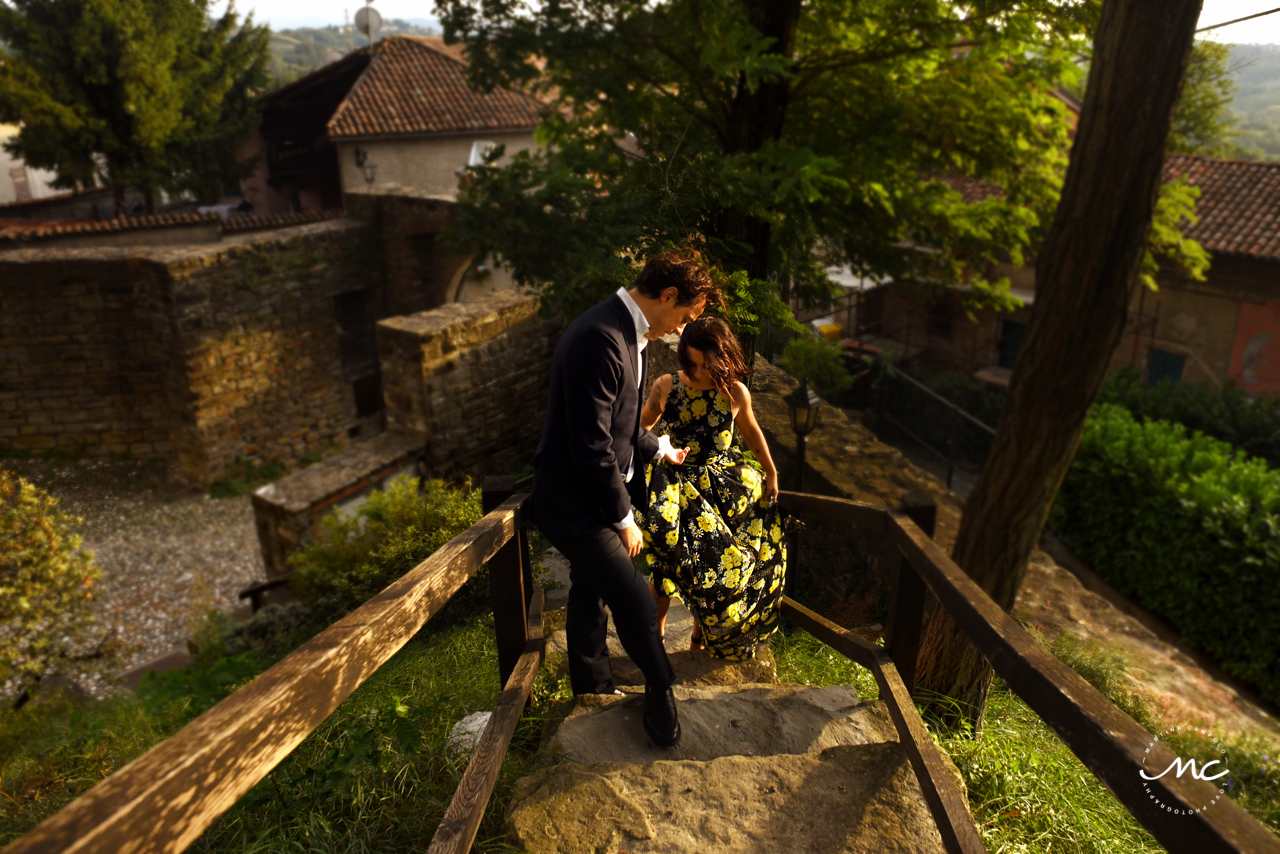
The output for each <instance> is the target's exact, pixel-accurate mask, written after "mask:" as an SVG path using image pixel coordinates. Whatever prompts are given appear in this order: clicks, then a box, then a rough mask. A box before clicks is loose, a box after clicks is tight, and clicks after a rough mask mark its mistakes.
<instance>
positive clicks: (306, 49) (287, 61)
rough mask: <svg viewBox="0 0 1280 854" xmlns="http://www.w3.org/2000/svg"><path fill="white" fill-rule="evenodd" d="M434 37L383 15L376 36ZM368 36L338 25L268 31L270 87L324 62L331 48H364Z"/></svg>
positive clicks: (426, 29) (427, 30)
mask: <svg viewBox="0 0 1280 854" xmlns="http://www.w3.org/2000/svg"><path fill="white" fill-rule="evenodd" d="M401 34H403V35H415V36H438V35H440V33H439V32H438V31H437V30H434V29H432V28H430V27H419V26H417V25H415V24H411V23H409V22H408V21H404V20H401V19H399V18H384V19H383V21H382V29H381V30H380V31H379V32H378V35H379V37H381V38H385V37H386V36H390V35H401ZM368 44H369V40H368V37H367V36H365V35H363V34H362V33H360V32H357V31H355V28H354V26H353V27H352V29H351V31H348V32H343V31H342V29H341V28H340V27H339V26H338V25H336V24H335V25H331V26H328V27H299V28H297V29H292V30H275V31H273V32H272V33H271V78H272V83H273V85H274V86H284V85H287V84H289V83H292V82H293V81H295V80H297V79H298V78H299V77H302V76H304V75H306V74H310V73H311V72H312V71H314V70H316V69H317V68H319V67H320V66H322V65H324V64H325V55H326V54H327V53H329V51H331V50H338V51H342V52H343V53H347V52H349V51H350V50H353V49H356V50H358V49H360V48H363V47H367V46H368Z"/></svg>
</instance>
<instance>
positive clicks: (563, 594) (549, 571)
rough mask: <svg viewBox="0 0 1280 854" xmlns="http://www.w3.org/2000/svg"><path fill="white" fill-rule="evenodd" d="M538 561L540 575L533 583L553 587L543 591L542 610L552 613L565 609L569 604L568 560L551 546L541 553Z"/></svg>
mask: <svg viewBox="0 0 1280 854" xmlns="http://www.w3.org/2000/svg"><path fill="white" fill-rule="evenodd" d="M539 560H541V561H542V573H541V574H540V575H539V576H538V577H537V578H536V579H534V581H535V582H537V583H546V582H551V583H552V584H553V585H554V586H552V587H551V588H550V589H549V590H544V591H543V597H544V598H543V602H542V609H543V610H544V611H554V610H556V609H558V608H563V607H565V605H567V604H569V559H568V558H567V557H565V556H564V555H563V554H561V553H560V550H559V549H557V548H555V547H554V546H553V547H552V548H549V549H547V550H546V551H545V552H543V553H542V557H541V558H539Z"/></svg>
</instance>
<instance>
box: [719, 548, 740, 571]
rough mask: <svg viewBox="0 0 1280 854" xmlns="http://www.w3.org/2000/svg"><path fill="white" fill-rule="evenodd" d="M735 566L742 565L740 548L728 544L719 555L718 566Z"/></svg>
mask: <svg viewBox="0 0 1280 854" xmlns="http://www.w3.org/2000/svg"><path fill="white" fill-rule="evenodd" d="M735 566H742V550H741V549H740V548H738V547H737V546H729V548H727V549H725V550H724V554H722V555H720V568H721V569H731V568H733V567H735Z"/></svg>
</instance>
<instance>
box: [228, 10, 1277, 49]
mask: <svg viewBox="0 0 1280 854" xmlns="http://www.w3.org/2000/svg"><path fill="white" fill-rule="evenodd" d="M225 5H226V4H225V2H222V3H219V4H218V11H221V9H222V8H225ZM361 5H363V0H361V2H355V0H239V2H237V3H236V9H237V10H238V11H240V12H241V13H244V12H248V11H253V12H254V18H255V19H256V20H257V21H258V22H259V23H261V22H264V21H265V22H268V23H270V24H271V28H272V29H275V30H288V29H293V28H295V27H322V26H326V25H328V24H341V23H342V20H343V17H342V16H343V10H344V9H345V10H347V11H348V12H349V13H350V14H351V15H352V16H354V15H355V13H356V9H358V8H360V6H361ZM372 5H373V6H374V8H376V9H377V10H378V12H379V13H381V15H382V17H383V18H404V19H406V20H407V19H409V18H434V17H435V0H375V2H374V3H373V4H372ZM1277 5H1280V0H1204V11H1203V12H1202V13H1201V15H1200V26H1202V27H1207V26H1210V25H1212V24H1220V23H1222V22H1223V21H1230V20H1232V19H1234V18H1243V17H1244V16H1245V15H1252V14H1254V13H1256V12H1265V11H1266V10H1268V9H1274V8H1275V7H1276V6H1277ZM1205 35H1206V36H1208V37H1210V38H1216V39H1218V40H1220V41H1228V42H1235V43H1238V44H1248V43H1258V44H1280V12H1277V13H1276V14H1274V15H1268V16H1267V17H1265V18H1257V19H1255V20H1252V21H1245V22H1244V23H1242V24H1233V25H1231V26H1229V27H1224V28H1222V29H1221V30H1218V31H1215V32H1213V33H1210V34H1205Z"/></svg>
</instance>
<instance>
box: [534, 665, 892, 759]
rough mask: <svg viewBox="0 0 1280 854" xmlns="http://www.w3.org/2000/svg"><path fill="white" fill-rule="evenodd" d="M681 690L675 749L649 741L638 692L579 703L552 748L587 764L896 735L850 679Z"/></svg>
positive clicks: (770, 750)
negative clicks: (678, 737) (679, 733)
mask: <svg viewBox="0 0 1280 854" xmlns="http://www.w3.org/2000/svg"><path fill="white" fill-rule="evenodd" d="M674 690H675V695H676V700H677V708H678V709H679V713H680V728H681V731H682V738H681V741H680V744H679V746H677V747H675V748H672V749H670V750H666V749H663V748H660V747H655V746H654V745H653V744H652V743H651V742H650V741H649V739H648V737H647V736H646V735H645V733H644V727H643V726H642V725H641V722H640V716H641V713H642V711H643V704H644V696H643V695H642V694H632V695H629V696H626V697H599V698H595V699H593V700H591V701H588V702H586V703H582V704H580V705H578V707H577V708H575V709H574V710H573V711H572V712H570V713H569V715H568V716H567V717H566V718H565V719H564V720H563V721H562V722H561V724H560V726H559V728H558V729H557V730H556V733H555V735H554V736H552V737H551V739H550V742H549V744H548V749H549V750H551V751H552V752H553V753H555V754H557V755H559V756H562V757H563V758H565V759H568V760H571V761H573V762H580V763H582V764H584V765H594V764H595V763H598V762H628V763H632V764H637V765H643V764H646V763H650V762H656V761H659V760H665V759H692V760H701V761H707V760H711V759H717V758H719V757H722V756H768V755H777V754H798V753H817V752H819V751H822V750H824V749H826V748H828V747H834V746H836V745H842V744H843V745H849V744H879V743H883V742H887V741H897V734H896V731H895V730H894V728H893V723H892V721H890V720H889V716H888V712H887V710H886V709H885V707H884V705H883V704H881V703H878V702H876V703H867V704H859V702H858V694H857V692H856V691H855V690H854V689H853V687H852V686H849V685H839V686H834V687H829V688H816V687H813V686H809V685H749V684H748V685H737V686H727V687H687V686H683V685H677V686H676V687H675V689H674Z"/></svg>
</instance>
